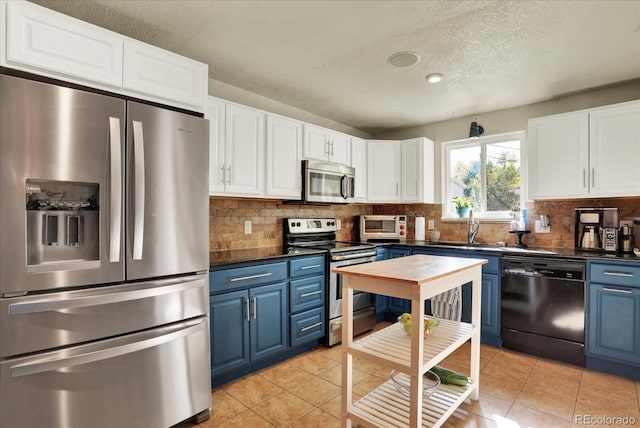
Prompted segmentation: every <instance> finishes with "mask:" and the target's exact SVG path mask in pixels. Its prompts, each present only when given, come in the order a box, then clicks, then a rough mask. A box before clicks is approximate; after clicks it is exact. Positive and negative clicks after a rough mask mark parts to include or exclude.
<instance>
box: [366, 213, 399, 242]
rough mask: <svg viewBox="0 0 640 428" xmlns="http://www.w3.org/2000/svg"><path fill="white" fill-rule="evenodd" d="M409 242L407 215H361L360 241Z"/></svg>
mask: <svg viewBox="0 0 640 428" xmlns="http://www.w3.org/2000/svg"><path fill="white" fill-rule="evenodd" d="M406 240H407V216H406V215H361V216H360V241H362V242H376V241H377V242H404V241H406Z"/></svg>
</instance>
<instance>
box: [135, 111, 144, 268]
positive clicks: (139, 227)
mask: <svg viewBox="0 0 640 428" xmlns="http://www.w3.org/2000/svg"><path fill="white" fill-rule="evenodd" d="M133 157H134V160H133V163H134V176H135V177H134V184H133V186H134V187H133V194H134V199H135V200H134V202H133V205H134V213H133V260H142V242H143V239H144V135H143V132H142V122H139V121H136V120H134V121H133Z"/></svg>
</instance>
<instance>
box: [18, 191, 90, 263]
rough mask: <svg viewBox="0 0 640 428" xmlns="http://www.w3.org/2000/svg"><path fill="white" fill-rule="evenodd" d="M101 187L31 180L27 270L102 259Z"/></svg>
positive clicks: (27, 199) (27, 203) (27, 218)
mask: <svg viewBox="0 0 640 428" xmlns="http://www.w3.org/2000/svg"><path fill="white" fill-rule="evenodd" d="M99 190H100V189H99V185H98V184H97V183H77V182H65V181H47V180H27V182H26V185H25V196H26V213H27V216H26V221H27V271H32V272H33V271H35V272H38V271H47V270H57V269H56V268H55V266H52V264H54V265H58V264H60V263H63V264H68V263H74V262H85V261H96V262H99V259H100V242H99V224H100V218H99V217H100V210H99V207H98V200H99Z"/></svg>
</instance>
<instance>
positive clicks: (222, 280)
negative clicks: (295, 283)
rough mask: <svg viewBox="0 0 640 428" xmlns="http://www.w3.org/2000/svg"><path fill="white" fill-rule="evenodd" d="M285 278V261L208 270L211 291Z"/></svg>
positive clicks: (250, 285)
mask: <svg viewBox="0 0 640 428" xmlns="http://www.w3.org/2000/svg"><path fill="white" fill-rule="evenodd" d="M286 278H287V262H286V261H283V262H277V263H267V264H262V265H254V266H245V267H238V268H231V269H222V270H217V271H213V272H210V274H209V287H210V291H211V293H218V292H221V291H227V290H232V289H236V288H247V287H253V286H254V285H260V284H267V283H270V282H275V281H282V280H285V279H286Z"/></svg>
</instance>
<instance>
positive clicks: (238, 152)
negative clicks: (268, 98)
mask: <svg viewBox="0 0 640 428" xmlns="http://www.w3.org/2000/svg"><path fill="white" fill-rule="evenodd" d="M225 116H226V117H225V122H226V124H225V127H226V134H225V135H226V147H225V159H226V162H225V164H226V168H227V170H226V172H227V177H226V192H227V193H228V194H239V195H255V196H259V195H261V194H262V193H263V188H264V113H263V112H262V111H259V110H254V109H252V108H249V107H243V106H240V105H237V104H227V106H226V113H225Z"/></svg>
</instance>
